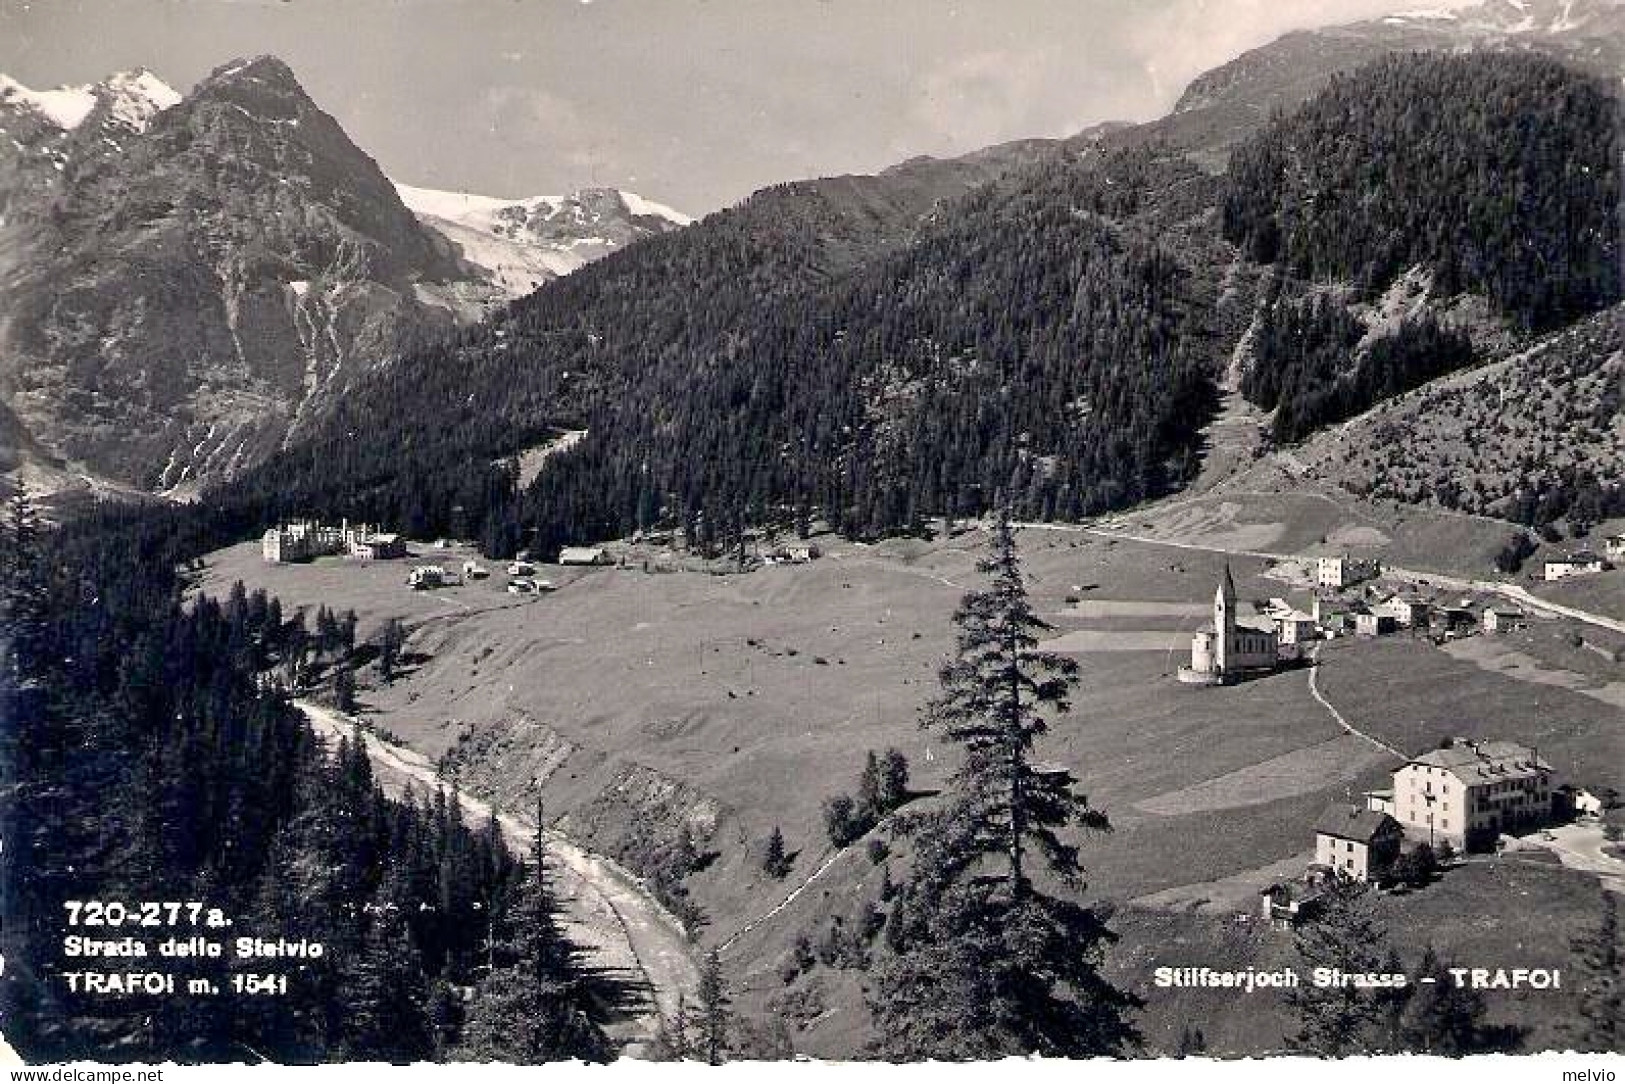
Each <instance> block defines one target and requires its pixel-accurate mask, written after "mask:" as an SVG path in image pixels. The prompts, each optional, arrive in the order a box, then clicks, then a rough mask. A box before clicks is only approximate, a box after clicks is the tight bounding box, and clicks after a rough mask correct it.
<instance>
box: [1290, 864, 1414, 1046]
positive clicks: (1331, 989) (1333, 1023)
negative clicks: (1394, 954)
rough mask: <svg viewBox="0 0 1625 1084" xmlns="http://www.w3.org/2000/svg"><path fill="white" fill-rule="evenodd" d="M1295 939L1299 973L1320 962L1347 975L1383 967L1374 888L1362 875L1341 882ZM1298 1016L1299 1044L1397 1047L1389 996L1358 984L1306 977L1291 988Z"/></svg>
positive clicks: (1293, 1039) (1383, 943)
mask: <svg viewBox="0 0 1625 1084" xmlns="http://www.w3.org/2000/svg"><path fill="white" fill-rule="evenodd" d="M1294 943H1295V947H1296V949H1297V954H1298V958H1299V960H1300V961H1301V966H1300V967H1299V969H1298V970H1299V971H1300V973H1302V974H1304V975H1308V974H1310V973H1311V972H1313V970H1314V969H1315V968H1317V967H1325V968H1335V969H1337V970H1339V971H1342V972H1343V973H1344V974H1345V975H1355V974H1362V973H1378V972H1382V971H1383V970H1384V959H1385V957H1386V956H1387V955H1388V947H1387V938H1386V936H1385V934H1384V932H1383V929H1382V927H1381V926H1380V925H1379V924H1378V922H1377V919H1376V915H1375V911H1374V909H1373V907H1372V902H1371V894H1370V892H1369V891H1368V890H1367V888H1366V886H1365V885H1364V884H1362V883H1360V882H1358V881H1350V882H1346V883H1341V884H1339V885H1337V886H1336V887H1335V888H1334V889H1333V890H1332V891H1331V892H1330V893H1329V894H1328V895H1327V896H1326V897H1325V903H1324V907H1323V909H1322V911H1321V913H1320V914H1319V915H1317V916H1316V917H1315V918H1314V919H1313V920H1312V921H1309V922H1305V923H1304V924H1302V925H1300V926H1299V927H1298V928H1297V930H1296V931H1295V933H1294ZM1288 1001H1289V1003H1290V1004H1291V1006H1292V1009H1293V1011H1294V1012H1295V1014H1296V1016H1297V1019H1298V1031H1297V1033H1296V1034H1295V1035H1293V1036H1292V1037H1291V1038H1290V1040H1289V1043H1290V1045H1291V1046H1292V1048H1293V1049H1294V1050H1298V1051H1301V1052H1303V1053H1306V1054H1313V1055H1315V1056H1317V1057H1323V1058H1341V1057H1349V1056H1351V1055H1357V1054H1377V1053H1384V1052H1392V1051H1393V1049H1394V1045H1395V1044H1394V1042H1393V1038H1392V1035H1391V1033H1389V1028H1388V1027H1387V1026H1386V1024H1387V1012H1386V1010H1387V1009H1388V1007H1389V1004H1390V999H1388V998H1385V997H1383V996H1381V995H1380V994H1379V992H1378V991H1376V990H1373V989H1363V988H1360V987H1357V986H1352V985H1347V986H1316V985H1314V984H1312V983H1305V984H1303V985H1301V986H1298V987H1296V988H1294V989H1292V990H1290V991H1289V992H1288Z"/></svg>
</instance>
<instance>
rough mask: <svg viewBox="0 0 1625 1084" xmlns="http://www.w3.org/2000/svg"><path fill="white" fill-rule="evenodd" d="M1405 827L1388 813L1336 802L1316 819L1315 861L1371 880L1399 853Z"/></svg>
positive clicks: (1343, 872)
mask: <svg viewBox="0 0 1625 1084" xmlns="http://www.w3.org/2000/svg"><path fill="white" fill-rule="evenodd" d="M1404 838H1405V829H1403V828H1402V827H1400V824H1399V822H1398V821H1396V820H1395V819H1394V818H1392V817H1390V816H1389V815H1388V814H1386V813H1379V812H1377V811H1376V810H1374V809H1358V808H1356V807H1354V806H1345V805H1339V806H1333V807H1332V808H1330V809H1328V810H1327V811H1326V812H1325V813H1322V814H1321V816H1320V820H1318V821H1316V822H1315V863H1316V864H1317V865H1322V866H1330V867H1331V868H1332V869H1334V870H1336V871H1337V873H1338V875H1339V876H1342V877H1350V878H1353V879H1354V880H1356V881H1369V880H1373V879H1374V878H1376V877H1378V876H1380V875H1381V874H1382V872H1383V871H1384V870H1386V869H1387V868H1388V866H1389V865H1390V864H1392V862H1393V861H1394V859H1396V858H1398V857H1399V847H1400V843H1401V842H1403V840H1404Z"/></svg>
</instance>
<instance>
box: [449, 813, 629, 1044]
mask: <svg viewBox="0 0 1625 1084" xmlns="http://www.w3.org/2000/svg"><path fill="white" fill-rule="evenodd" d="M541 813H542V811H541V807H540V804H538V806H537V810H536V828H537V830H536V839H535V842H534V844H533V845H532V848H531V856H530V857H531V860H530V868H529V869H528V870H526V873H525V881H524V884H523V886H522V887H521V889H520V891H519V895H518V900H517V902H516V903H515V905H514V907H513V912H512V914H511V915H510V916H509V917H508V922H507V923H506V926H507V931H506V936H505V937H502V938H501V939H500V941H499V943H498V945H497V947H496V951H495V964H496V966H495V967H494V968H493V969H492V970H491V971H490V972H489V973H488V974H487V975H486V976H485V978H484V979H483V980H482V981H481V982H480V984H479V986H478V988H477V989H476V990H475V994H474V1000H473V1004H472V1006H471V1008H470V1010H469V1014H468V1021H467V1023H466V1024H465V1025H464V1026H463V1036H462V1046H461V1049H460V1050H459V1054H458V1056H459V1057H460V1058H462V1059H466V1060H473V1061H504V1062H512V1063H516V1064H526V1065H529V1064H536V1063H539V1062H548V1061H564V1060H568V1059H572V1058H579V1059H582V1060H584V1061H600V1062H601V1061H608V1060H610V1058H611V1057H613V1055H614V1050H613V1048H612V1046H611V1044H610V1041H609V1039H608V1037H607V1036H606V1035H605V1034H604V1031H603V1028H602V1026H601V1025H602V1019H601V1014H600V1008H599V1006H600V1005H602V1004H603V1001H602V1000H601V998H600V997H596V996H595V994H601V992H602V990H600V989H595V985H597V984H595V982H594V977H593V976H592V975H591V973H590V972H589V971H588V970H587V968H586V967H585V965H584V964H583V963H582V961H581V958H580V949H578V948H577V947H576V946H575V945H573V944H571V943H570V941H569V940H568V939H567V938H566V937H565V936H564V932H563V930H562V929H560V927H559V923H558V913H559V906H558V901H557V899H556V898H555V897H554V895H553V889H552V886H551V885H550V884H549V883H548V878H547V863H546V854H545V849H544V845H543V832H542V827H541V826H542V824H543V823H544V822H543V820H542V815H541ZM622 1000H624V999H622Z"/></svg>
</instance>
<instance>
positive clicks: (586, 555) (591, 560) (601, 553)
mask: <svg viewBox="0 0 1625 1084" xmlns="http://www.w3.org/2000/svg"><path fill="white" fill-rule="evenodd" d="M614 563H615V559H614V558H613V557H611V556H610V555H609V551H608V550H606V549H604V547H602V546H565V547H564V548H563V549H562V550H560V551H559V564H561V565H611V564H614Z"/></svg>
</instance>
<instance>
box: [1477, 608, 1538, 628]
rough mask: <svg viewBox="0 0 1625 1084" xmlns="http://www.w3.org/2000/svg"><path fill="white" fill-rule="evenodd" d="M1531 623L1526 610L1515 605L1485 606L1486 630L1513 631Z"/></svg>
mask: <svg viewBox="0 0 1625 1084" xmlns="http://www.w3.org/2000/svg"><path fill="white" fill-rule="evenodd" d="M1528 624H1529V619H1528V618H1527V617H1525V616H1524V612H1523V611H1522V610H1520V609H1518V608H1516V607H1514V606H1487V607H1485V608H1484V631H1485V632H1511V631H1512V630H1513V629H1521V628H1524V627H1526V626H1527V625H1528Z"/></svg>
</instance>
